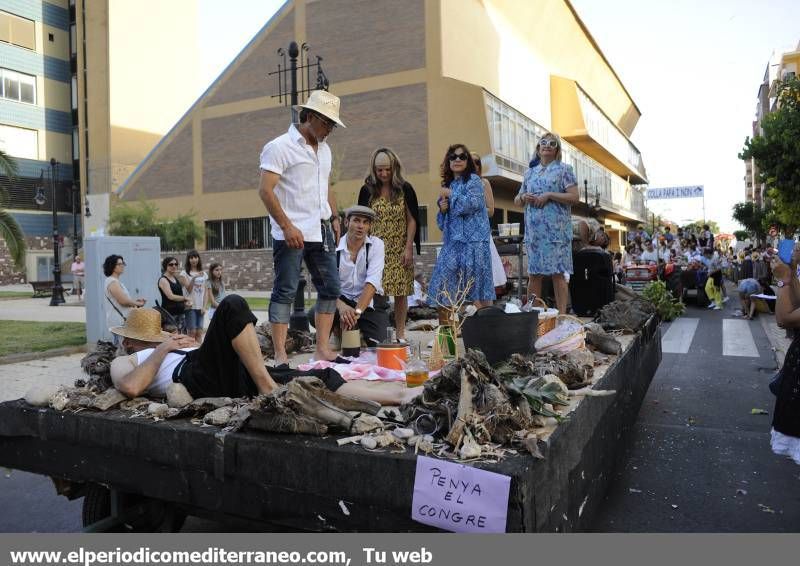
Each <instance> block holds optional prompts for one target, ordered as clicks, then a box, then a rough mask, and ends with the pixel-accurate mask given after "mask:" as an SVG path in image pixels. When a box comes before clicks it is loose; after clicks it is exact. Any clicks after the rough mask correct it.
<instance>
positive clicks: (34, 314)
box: [0, 285, 269, 328]
mask: <svg viewBox="0 0 800 566" xmlns="http://www.w3.org/2000/svg"><path fill="white" fill-rule="evenodd" d="M0 291H16V292H23V293H27V292H30V293H31V295H32V294H33V292H32V291H31V286H30V285H3V286H0ZM229 293H231V294H233V293H235V294H237V295H241V296H242V297H265V298H266V297H269V291H248V290H241V291H235V290H232V291H229ZM64 299H65V300H66V303H65V304H63V305H59V306H57V307H51V306H50V299H49V298H48V297H43V298H39V299H33V298H30V299H24V298H23V299H4V300H0V320H25V321H35V322H86V307H85V306H84V302H83V301H78V300H77V299H76V298H75V297H72V296H71V295H65V296H64ZM254 314H255V315H256V317H257V318H258V321H259V322H262V321H265V320H267V311H254ZM208 324H209V320H208V317H206V320H205V326H206V328H208Z"/></svg>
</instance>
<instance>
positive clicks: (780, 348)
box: [758, 313, 792, 367]
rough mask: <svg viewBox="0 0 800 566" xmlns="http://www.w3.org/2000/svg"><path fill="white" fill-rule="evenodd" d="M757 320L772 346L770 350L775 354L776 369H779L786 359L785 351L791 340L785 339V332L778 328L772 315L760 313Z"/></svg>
mask: <svg viewBox="0 0 800 566" xmlns="http://www.w3.org/2000/svg"><path fill="white" fill-rule="evenodd" d="M758 319H759V322H760V323H761V327H762V328H763V329H764V332H765V333H766V335H767V339H769V343H770V344H771V345H772V350H773V352H774V353H775V361H776V362H777V364H778V367H780V366H782V365H783V360H784V358H785V357H786V350H788V349H789V346H790V345H791V343H792V339H791V338H787V337H786V331H785V330H784V329H783V328H779V327H778V323H777V322H775V315H774V314H772V313H770V314H763V313H761V314H759V315H758Z"/></svg>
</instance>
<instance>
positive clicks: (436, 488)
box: [411, 456, 511, 533]
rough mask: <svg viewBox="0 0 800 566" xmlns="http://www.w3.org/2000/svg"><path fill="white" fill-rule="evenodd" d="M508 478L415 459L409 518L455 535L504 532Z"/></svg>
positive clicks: (461, 465)
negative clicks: (415, 466)
mask: <svg viewBox="0 0 800 566" xmlns="http://www.w3.org/2000/svg"><path fill="white" fill-rule="evenodd" d="M510 488H511V477H509V476H504V475H502V474H496V473H494V472H487V471H486V470H480V469H478V468H473V467H472V466H465V465H463V464H456V463H454V462H447V461H444V460H436V459H434V458H428V457H426V456H419V457H418V458H417V472H416V476H415V478H414V498H413V500H412V503H411V518H412V519H413V520H415V521H417V522H419V523H423V524H425V525H431V526H432V527H438V528H440V529H445V530H447V531H453V532H457V533H504V532H506V515H507V513H508V492H509V490H510Z"/></svg>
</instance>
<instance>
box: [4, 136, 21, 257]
mask: <svg viewBox="0 0 800 566" xmlns="http://www.w3.org/2000/svg"><path fill="white" fill-rule="evenodd" d="M0 175H4V176H5V177H8V178H9V180H11V179H14V178H15V177H16V176H17V162H16V161H14V158H13V157H11V156H10V155H8V154H6V152H4V151H2V150H0ZM7 203H8V192H7V191H6V189H5V188H4V187H0V237H1V238H3V239H4V240H5V242H6V246H8V251H9V253H10V254H11V259H12V260H13V261H14V266H15V267H16V268H17V269H20V270H21V269H23V267H24V266H25V235H24V234H23V233H22V228H20V226H19V224H18V223H17V221H16V219H15V218H14V217H13V216H11V213H10V212H8V210H6V208H5V207H6V205H7Z"/></svg>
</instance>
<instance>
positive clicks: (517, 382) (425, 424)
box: [401, 350, 594, 459]
mask: <svg viewBox="0 0 800 566" xmlns="http://www.w3.org/2000/svg"><path fill="white" fill-rule="evenodd" d="M589 355H590V356H591V354H589ZM592 357H593V356H592ZM593 367H594V364H593V363H592V364H591V366H590V367H587V365H586V364H582V363H581V362H580V360H574V359H569V358H559V357H557V356H556V355H552V354H548V355H541V356H538V357H537V358H535V360H529V359H527V358H525V357H523V356H520V355H514V356H512V358H511V360H510V361H509V363H507V364H505V365H504V366H501V367H500V368H498V369H497V370H495V369H493V368H492V367H491V366H490V365H489V364H488V363H487V361H486V358H485V357H484V355H483V354H482V353H480V352H478V351H475V350H469V351H468V352H467V354H466V355H465V356H464V357H463V358H462V359H460V360H456V361H453V362H450V363H449V364H447V365H446V366H445V367H444V368H443V369H442V371H441V373H440V374H439V375H438V376H436V377H433V378H431V379H429V380H428V381H427V382H426V383H425V386H424V390H423V393H422V395H421V396H420V397H418V398H417V399H416V400H414V401H413V402H412V403H409V404H407V405H404V406H402V407H401V412H402V414H403V417H404V418H405V420H406V421H407V422H408V423H409V424H411V426H412V427H414V429H415V431H416V432H417V433H428V434H433V435H435V436H441V437H443V438H444V439H445V440H446V441H447V443H448V444H449V445H450V446H452V449H453V451H454V452H455V453H456V454H457V455H458V456H459V457H460V458H461V459H472V458H479V457H482V456H483V455H485V453H487V452H488V453H491V454H496V453H497V452H496V449H497V447H498V446H513V445H515V444H521V445H522V446H524V447H525V448H526V449H527V450H528V451H529V452H530V453H531V454H534V455H536V456H539V455H540V451H539V447H538V435H537V432H542V430H541V429H542V427H544V426H546V425H547V424H548V423H549V421H548V420H547V419H548V418H550V419H555V421H552V422H557V421H560V420H562V419H564V418H566V412H565V411H564V408H565V407H568V406H569V405H570V403H569V389H568V386H567V383H565V381H563V380H562V378H561V376H565V379H566V381H568V382H569V384H570V385H571V386H573V387H582V386H585V385H587V384H589V383H590V379H591V372H593ZM580 392H581V394H586V392H587V391H586V390H580Z"/></svg>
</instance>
